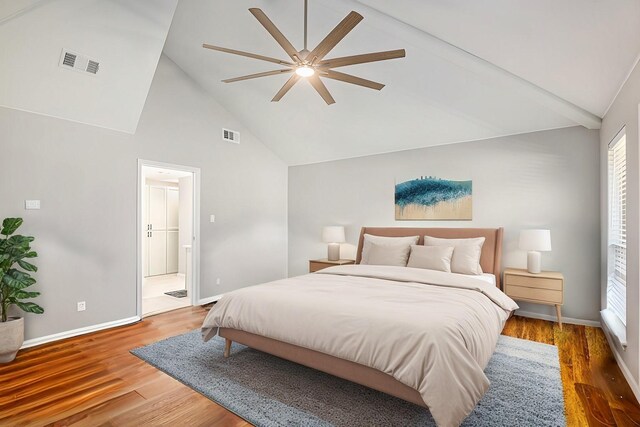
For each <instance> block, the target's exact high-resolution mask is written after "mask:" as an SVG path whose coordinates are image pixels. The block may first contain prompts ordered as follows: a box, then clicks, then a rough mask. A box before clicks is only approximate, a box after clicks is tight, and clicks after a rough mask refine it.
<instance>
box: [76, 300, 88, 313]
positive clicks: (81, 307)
mask: <svg viewBox="0 0 640 427" xmlns="http://www.w3.org/2000/svg"><path fill="white" fill-rule="evenodd" d="M86 309H87V303H86V302H85V301H78V311H85V310H86Z"/></svg>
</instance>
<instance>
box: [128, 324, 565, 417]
mask: <svg viewBox="0 0 640 427" xmlns="http://www.w3.org/2000/svg"><path fill="white" fill-rule="evenodd" d="M223 349H224V340H223V339H222V338H220V337H215V339H212V340H211V341H209V342H207V343H204V342H202V339H201V337H200V332H199V330H195V331H192V332H189V333H186V334H184V335H180V336H176V337H172V338H168V339H166V340H164V341H160V342H157V343H154V344H151V345H148V346H146V347H141V348H137V349H135V350H132V351H131V352H132V353H133V354H135V355H136V356H138V357H139V358H141V359H143V360H145V361H146V362H148V363H149V364H151V365H153V366H155V367H156V368H158V369H160V370H162V371H163V372H165V373H167V374H169V375H171V376H172V377H173V378H175V379H177V380H178V381H180V382H182V383H183V384H185V385H187V386H189V387H191V388H192V389H194V390H196V391H198V392H199V393H201V394H203V395H204V396H206V397H208V398H209V399H211V400H213V401H215V402H217V403H219V404H220V405H222V406H224V407H225V408H227V409H228V410H230V411H232V412H234V413H236V414H237V415H239V416H240V417H242V418H244V419H245V420H247V421H249V422H251V423H253V424H254V425H256V426H266V427H271V426H274V427H275V426H385V427H386V426H435V423H434V421H433V418H432V417H431V414H430V413H429V411H428V410H426V409H424V408H421V407H419V406H417V405H414V404H411V403H408V402H405V401H403V400H400V399H397V398H394V397H391V396H388V395H386V394H384V393H380V392H377V391H375V390H371V389H369V388H366V387H363V386H360V385H357V384H354V383H352V382H349V381H345V380H342V379H340V378H337V377H334V376H331V375H328V374H324V373H322V372H319V371H316V370H314V369H310V368H306V367H304V366H301V365H298V364H295V363H292V362H288V361H286V360H283V359H280V358H277V357H275V356H271V355H268V354H265V353H262V352H259V351H257V350H253V349H250V348H247V347H245V346H242V345H240V344H236V343H234V344H233V347H232V355H231V357H230V358H228V359H224V358H223V356H222V352H223ZM485 372H486V374H487V376H488V377H489V379H490V380H491V386H490V388H489V390H488V391H487V393H486V394H485V395H484V397H483V398H482V399H481V400H480V403H478V405H477V406H476V408H475V409H474V411H473V412H472V413H471V415H469V417H468V418H467V419H466V420H465V422H464V423H463V424H462V425H463V426H538V427H541V426H564V425H565V423H566V420H565V416H564V398H563V394H562V381H561V379H560V366H559V362H558V349H557V348H556V347H555V346H551V345H546V344H540V343H536V342H532V341H525V340H521V339H517V338H510V337H505V336H501V337H500V340H499V342H498V346H497V349H496V352H495V354H494V355H493V357H492V358H491V361H490V362H489V365H488V366H487V368H486V370H485Z"/></svg>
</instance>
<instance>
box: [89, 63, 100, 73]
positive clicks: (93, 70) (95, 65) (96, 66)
mask: <svg viewBox="0 0 640 427" xmlns="http://www.w3.org/2000/svg"><path fill="white" fill-rule="evenodd" d="M99 68H100V64H99V63H97V62H96V61H92V60H89V63H88V64H87V73H91V74H96V73H97V72H98V69H99Z"/></svg>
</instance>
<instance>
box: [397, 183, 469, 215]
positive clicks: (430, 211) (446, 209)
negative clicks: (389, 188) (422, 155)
mask: <svg viewBox="0 0 640 427" xmlns="http://www.w3.org/2000/svg"><path fill="white" fill-rule="evenodd" d="M472 195H473V192H472V184H471V181H451V180H448V179H441V178H436V177H435V176H421V177H420V178H417V179H412V180H410V181H404V182H401V183H399V184H396V220H416V219H426V220H471V219H472V218H471V216H472V206H473V203H472Z"/></svg>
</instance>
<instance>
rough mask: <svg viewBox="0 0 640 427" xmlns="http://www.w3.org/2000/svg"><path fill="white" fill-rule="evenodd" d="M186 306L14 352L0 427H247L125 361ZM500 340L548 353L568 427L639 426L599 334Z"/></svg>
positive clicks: (539, 331)
mask: <svg viewBox="0 0 640 427" xmlns="http://www.w3.org/2000/svg"><path fill="white" fill-rule="evenodd" d="M206 312H207V311H206V309H204V308H202V307H189V308H185V309H181V310H176V311H172V312H169V313H165V314H160V315H157V316H153V317H150V318H147V319H145V320H144V321H142V322H139V323H136V324H134V325H129V326H123V327H119V328H115V329H110V330H106V331H101V332H96V333H93V334H89V335H84V336H81V337H76V338H70V339H67V340H64V341H59V342H56V343H51V344H46V345H42V346H39V347H35V348H32V349H27V350H24V351H21V352H20V353H19V355H18V357H17V359H16V360H15V361H14V362H13V363H11V364H8V365H0V426H27V425H28V426H46V425H51V426H76V427H78V426H101V425H103V426H146V425H149V426H156V425H174V426H175V425H180V426H232V427H235V426H248V425H249V424H248V423H246V422H245V421H243V420H242V419H241V418H239V417H237V416H236V415H234V414H232V413H231V412H229V411H227V410H226V409H224V408H222V407H221V406H219V405H217V404H215V403H213V402H211V401H210V400H208V399H207V398H205V397H203V396H201V395H200V394H198V393H196V392H195V391H193V390H191V389H189V388H188V387H186V386H184V385H182V384H181V383H179V382H178V381H176V380H174V379H173V378H171V377H169V376H167V375H165V374H163V373H162V372H160V371H158V370H157V369H155V368H153V367H152V366H151V365H148V364H146V363H145V362H143V361H141V360H140V359H138V358H137V357H135V356H133V355H132V354H130V353H129V350H131V349H132V348H135V347H139V346H142V345H146V344H150V343H152V342H155V341H158V340H160V339H163V338H166V337H170V336H174V335H179V334H181V333H183V332H187V331H190V330H192V329H195V328H197V327H199V326H200V324H201V322H202V320H203V318H204V316H205V315H206ZM504 334H505V335H509V336H513V337H518V338H524V339H529V340H533V341H539V342H544V343H548V344H555V345H557V346H558V349H559V354H560V363H561V372H562V382H563V387H564V395H565V407H566V413H567V422H568V425H569V426H640V406H639V405H638V403H637V402H636V400H635V397H634V396H633V394H632V392H631V389H630V388H629V386H628V384H627V383H626V381H625V379H624V377H623V376H622V373H621V372H620V369H619V368H618V366H617V365H616V362H615V359H614V358H613V355H612V354H611V351H610V350H609V347H608V345H607V342H606V339H605V337H604V334H603V333H602V331H601V330H600V329H598V328H590V327H584V326H575V325H564V330H563V331H560V330H559V329H558V327H557V325H555V324H554V323H551V322H547V321H543V320H535V319H527V318H523V317H518V316H515V317H513V318H512V319H510V320H509V321H508V323H507V325H506V327H505V330H504Z"/></svg>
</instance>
